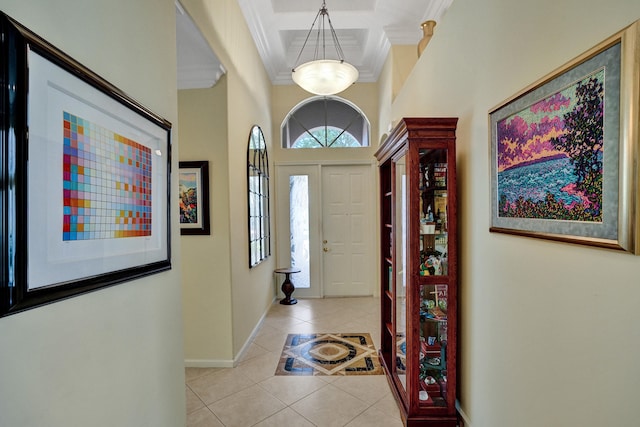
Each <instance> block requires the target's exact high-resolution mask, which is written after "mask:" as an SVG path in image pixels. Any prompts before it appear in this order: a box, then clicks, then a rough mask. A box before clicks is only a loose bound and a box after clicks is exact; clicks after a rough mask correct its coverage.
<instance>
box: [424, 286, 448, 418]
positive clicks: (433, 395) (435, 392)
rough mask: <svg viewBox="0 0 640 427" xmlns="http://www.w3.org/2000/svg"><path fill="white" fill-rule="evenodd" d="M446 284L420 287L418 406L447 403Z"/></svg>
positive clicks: (445, 404) (444, 404) (443, 404)
mask: <svg viewBox="0 0 640 427" xmlns="http://www.w3.org/2000/svg"><path fill="white" fill-rule="evenodd" d="M447 294H448V292H447V285H446V284H437V285H422V286H420V356H419V366H420V371H419V374H418V376H419V378H418V390H420V391H419V394H418V397H419V400H420V404H421V405H430V406H447V363H448V360H447Z"/></svg>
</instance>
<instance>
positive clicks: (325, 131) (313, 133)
mask: <svg viewBox="0 0 640 427" xmlns="http://www.w3.org/2000/svg"><path fill="white" fill-rule="evenodd" d="M368 146H369V121H368V120H367V118H366V117H365V115H364V114H363V113H362V111H360V109H358V108H357V107H356V106H355V105H353V104H351V103H349V102H348V101H346V100H344V99H341V98H338V97H315V98H310V99H309V100H307V101H304V102H302V103H300V104H298V105H297V106H296V107H295V108H294V109H293V110H291V112H290V113H289V114H288V115H287V117H286V118H285V120H284V122H283V124H282V147H283V148H345V147H368Z"/></svg>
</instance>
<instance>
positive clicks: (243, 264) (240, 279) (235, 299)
mask: <svg viewBox="0 0 640 427" xmlns="http://www.w3.org/2000/svg"><path fill="white" fill-rule="evenodd" d="M182 3H183V5H184V7H185V9H186V10H187V11H188V13H189V14H190V15H191V16H192V18H193V19H194V21H195V22H196V24H197V25H198V27H199V28H200V30H201V31H202V32H203V34H204V36H205V38H206V39H207V41H208V42H209V44H210V45H211V47H212V48H213V50H214V52H216V55H217V56H218V57H219V58H220V60H221V61H222V63H223V64H224V67H225V68H226V70H227V74H226V85H227V99H226V107H225V108H226V111H227V127H226V135H225V138H226V144H227V162H228V178H227V182H228V204H227V209H228V214H229V221H228V224H227V225H226V227H225V226H224V225H222V224H220V225H221V228H220V229H219V230H217V232H218V233H221V235H226V236H227V238H228V239H229V258H230V276H228V277H220V280H218V281H217V284H216V286H217V287H219V288H220V289H223V288H224V289H226V291H225V292H224V294H227V295H230V297H231V318H230V320H231V324H230V325H228V328H230V331H231V333H232V342H231V348H228V347H227V348H225V349H224V350H220V352H222V353H224V354H231V355H232V356H233V360H232V362H234V363H235V361H236V359H237V357H238V356H239V355H240V354H241V352H242V351H243V349H244V348H246V346H247V343H248V340H249V338H250V337H251V335H252V333H253V332H254V329H255V328H256V326H257V325H258V323H259V321H260V320H261V318H262V316H263V315H264V314H265V313H266V311H267V310H268V308H269V306H270V304H271V302H272V301H273V298H274V292H273V285H272V284H273V269H274V268H275V263H274V258H275V257H274V256H272V257H270V258H268V259H267V260H266V261H264V262H263V263H261V264H260V265H258V266H257V267H254V268H252V269H249V255H248V249H247V248H248V239H249V237H248V230H247V222H248V219H247V215H248V208H247V197H248V196H247V143H248V140H249V132H250V130H251V127H252V126H253V125H258V126H260V127H261V128H262V130H263V132H264V134H265V137H266V142H267V150H268V151H269V153H271V151H272V147H273V145H272V144H273V141H272V140H271V138H270V135H271V113H270V108H269V105H270V99H271V92H270V91H271V83H270V81H269V79H268V76H267V74H266V72H265V70H264V66H263V65H262V61H261V59H260V55H259V54H258V52H257V50H256V48H255V45H254V44H253V40H252V38H251V34H250V33H249V30H248V28H247V25H246V23H245V20H244V16H243V15H242V12H241V10H240V7H239V6H238V3H237V1H235V0H224V1H215V2H213V1H206V0H185V1H183V2H182ZM211 202H212V204H214V203H221V202H224V201H221V200H219V199H217V198H216V195H215V194H212V199H211ZM274 248H275V245H274V244H272V251H273V250H274ZM274 254H275V253H274ZM198 274H201V273H198ZM225 281H226V283H225ZM186 309H187V307H185V310H186ZM196 323H197V322H194V323H191V324H190V325H186V327H187V328H202V327H203V325H198V324H196ZM227 332H228V330H227ZM190 334H191V332H189V333H187V334H186V335H187V336H189V335H190ZM224 336H225V335H224V334H223V336H222V337H221V338H223V339H224ZM210 339H211V341H212V343H214V344H215V345H216V346H227V345H228V343H227V342H218V341H217V339H218V336H217V334H212V335H211V336H210ZM191 357H192V358H194V359H203V358H204V357H203V356H199V355H196V354H193V355H191ZM210 362H212V363H211V364H212V365H214V364H215V363H216V361H215V360H210Z"/></svg>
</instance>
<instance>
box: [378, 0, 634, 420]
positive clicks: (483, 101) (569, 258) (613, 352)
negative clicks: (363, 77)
mask: <svg viewBox="0 0 640 427" xmlns="http://www.w3.org/2000/svg"><path fill="white" fill-rule="evenodd" d="M639 18H640V2H638V1H637V0H611V1H608V2H600V1H595V0H566V1H561V2H558V1H556V0H541V1H535V2H514V1H510V0H482V1H474V2H469V1H467V2H464V1H454V3H453V6H452V7H451V9H450V10H449V11H448V12H447V14H446V15H445V17H444V19H443V21H442V22H441V23H438V27H437V30H436V32H435V35H434V36H433V39H432V40H431V43H430V45H429V46H428V47H427V49H426V50H425V52H424V53H423V55H422V57H421V58H420V60H419V61H418V63H417V65H416V68H415V69H414V70H413V73H412V74H411V76H410V77H409V79H408V80H407V83H406V85H405V87H404V88H403V90H402V91H401V92H400V93H399V95H398V97H397V98H396V101H395V103H394V105H393V108H392V111H391V113H390V114H389V116H388V117H383V118H381V122H383V123H384V122H388V121H390V120H392V119H394V118H399V117H402V116H406V115H411V116H458V117H460V121H459V130H458V173H459V175H458V176H459V194H460V200H459V207H460V209H459V211H460V213H461V225H460V232H461V242H460V248H461V253H460V261H461V265H460V270H461V284H460V285H461V301H460V304H461V325H460V330H461V332H462V337H461V341H460V350H461V364H462V370H461V372H460V381H461V393H460V396H459V398H460V403H461V407H462V410H463V411H464V413H465V414H466V417H467V419H468V421H469V423H468V425H470V426H472V427H493V426H518V427H527V426H531V427H538V426H593V427H596V426H603V425H611V426H614V425H615V426H627V425H636V424H638V419H639V418H640V413H639V412H638V409H637V402H636V400H637V395H638V384H639V379H640V364H639V363H638V355H639V354H640V328H638V323H639V322H640V314H639V313H640V312H639V311H638V301H640V286H639V284H640V281H639V279H638V277H640V257H637V256H633V255H629V254H626V253H621V252H613V251H608V250H603V249H595V248H589V247H584V246H578V245H569V244H562V243H554V242H551V241H545V240H537V239H531V238H523V237H516V236H510V235H500V234H492V233H489V231H488V230H489V223H490V217H489V215H490V214H489V212H490V209H489V154H488V153H489V145H488V111H489V110H490V109H491V108H492V107H494V106H496V105H498V104H499V103H500V102H501V101H503V100H504V99H506V98H508V97H509V96H511V95H512V94H514V93H516V92H517V91H519V90H520V89H522V88H524V87H526V86H528V85H529V84H530V83H532V82H534V81H535V80H537V79H538V78H541V77H542V76H544V75H546V74H547V73H549V72H551V71H552V70H554V69H555V68H556V67H558V66H560V65H562V64H564V63H565V62H567V61H569V60H571V59H572V58H573V57H575V56H577V55H578V54H580V53H582V52H583V51H585V50H587V49H588V48H590V47H592V46H594V45H596V44H597V43H598V42H600V41H601V40H603V39H605V38H606V37H608V36H609V35H611V34H613V33H615V32H616V31H618V30H620V29H622V28H623V27H625V26H626V25H628V24H630V23H631V22H633V21H634V20H637V19H639ZM636 143H637V141H636Z"/></svg>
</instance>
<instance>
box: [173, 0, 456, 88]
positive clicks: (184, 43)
mask: <svg viewBox="0 0 640 427" xmlns="http://www.w3.org/2000/svg"><path fill="white" fill-rule="evenodd" d="M452 2H453V0H326V7H327V10H328V11H329V16H330V18H331V22H332V24H333V27H334V29H335V30H336V33H337V36H338V40H339V42H340V46H341V47H342V50H343V51H344V59H345V60H346V61H347V62H349V63H351V64H352V65H354V66H355V67H356V68H357V69H358V71H359V72H360V77H359V79H358V81H359V82H375V81H377V79H378V75H379V74H380V71H381V69H382V66H383V64H384V61H385V59H386V57H387V54H388V52H389V49H390V47H391V46H392V45H417V44H418V42H419V41H420V39H421V38H422V29H421V28H420V24H421V23H422V22H424V21H427V20H434V21H436V22H439V21H440V19H441V18H442V16H443V15H444V14H445V12H446V11H447V9H448V8H449V6H450V5H451V3H452ZM238 4H239V5H240V8H241V9H242V13H243V14H244V16H245V19H246V21H247V25H248V27H249V30H250V31H251V34H252V36H253V39H254V41H255V43H256V46H257V48H258V51H259V53H260V56H261V58H262V62H263V63H264V65H265V69H266V70H267V73H268V74H269V77H270V78H271V81H272V82H273V83H274V84H292V83H293V81H292V80H291V69H292V68H294V67H295V66H296V65H299V64H300V63H301V62H305V61H306V60H310V59H312V58H311V56H312V52H311V51H312V50H313V49H312V48H313V47H314V46H315V42H312V41H311V40H310V41H309V42H308V44H307V47H306V49H305V51H304V53H303V55H302V57H301V58H300V60H299V61H298V63H297V64H296V59H297V58H298V55H299V54H300V50H301V48H302V46H303V44H304V41H305V39H306V37H307V34H308V33H309V29H310V28H311V24H312V23H313V20H314V19H315V17H316V15H317V13H318V10H319V9H320V7H321V5H322V0H238ZM176 25H177V29H176V31H177V39H178V40H177V47H178V88H180V89H184V88H195V87H211V86H212V85H213V84H215V82H216V81H217V79H218V78H219V77H220V76H221V75H222V74H223V73H224V72H225V70H224V67H223V66H222V65H221V64H220V61H219V60H218V59H217V57H216V55H215V53H214V52H213V51H212V50H211V48H210V47H209V45H208V44H207V43H206V41H205V40H204V37H202V35H201V34H200V32H199V31H198V29H197V28H196V26H195V25H194V24H193V21H192V20H191V18H190V17H189V16H188V14H186V13H184V10H183V9H182V7H181V6H180V3H179V0H176ZM327 27H328V25H327ZM315 29H317V26H316V27H315ZM437 30H438V27H437V26H436V29H435V31H436V32H437ZM310 48H311V49H310ZM334 54H335V50H333V49H330V48H327V58H331V59H337V58H336V56H335V55H334Z"/></svg>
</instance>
